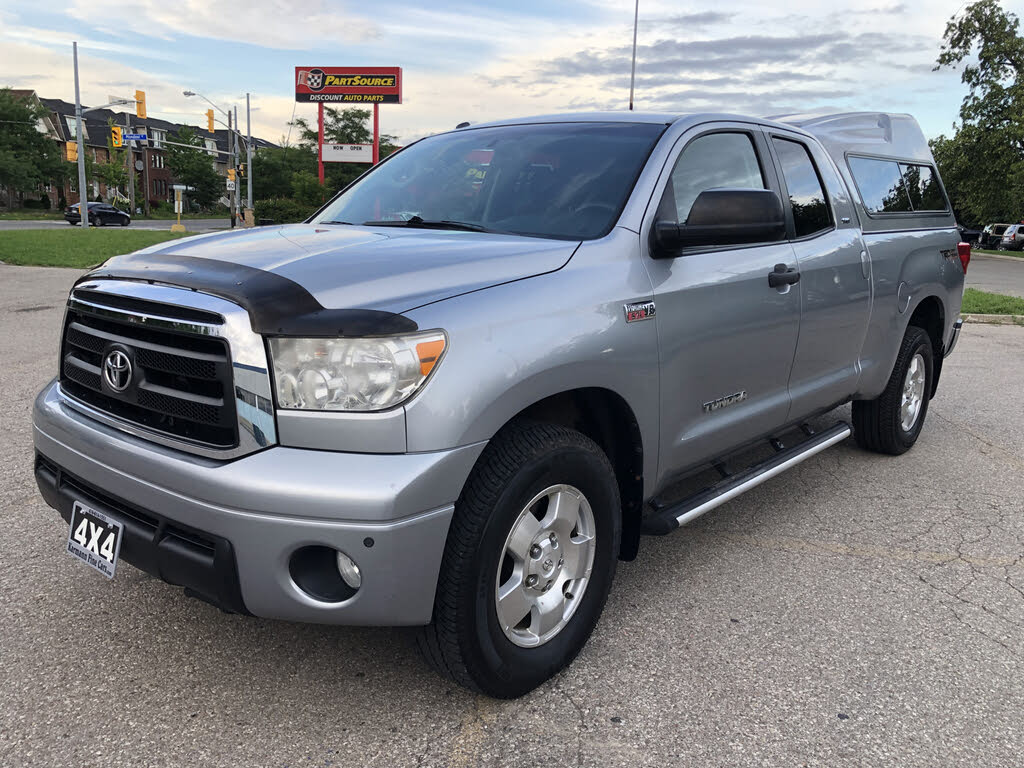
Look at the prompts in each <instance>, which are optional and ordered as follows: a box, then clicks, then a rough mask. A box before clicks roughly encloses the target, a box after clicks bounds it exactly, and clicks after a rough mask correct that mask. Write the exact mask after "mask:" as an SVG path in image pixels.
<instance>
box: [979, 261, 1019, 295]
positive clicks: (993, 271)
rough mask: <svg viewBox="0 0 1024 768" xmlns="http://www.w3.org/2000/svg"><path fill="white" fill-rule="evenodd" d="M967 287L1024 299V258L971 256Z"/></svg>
mask: <svg viewBox="0 0 1024 768" xmlns="http://www.w3.org/2000/svg"><path fill="white" fill-rule="evenodd" d="M967 285H968V286H970V287H971V288H977V289H978V290H981V291H990V292H992V293H1002V294H1006V295H1007V296H1020V297H1021V298H1024V258H1017V257H1014V256H986V255H985V254H984V253H976V254H974V255H973V256H971V265H970V266H969V267H968V268H967Z"/></svg>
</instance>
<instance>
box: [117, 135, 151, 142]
mask: <svg viewBox="0 0 1024 768" xmlns="http://www.w3.org/2000/svg"><path fill="white" fill-rule="evenodd" d="M123 138H124V140H125V141H147V140H148V139H149V137H148V136H147V135H146V134H144V133H126V134H124V135H123Z"/></svg>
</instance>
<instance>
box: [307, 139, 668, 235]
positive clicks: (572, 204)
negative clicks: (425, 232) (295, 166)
mask: <svg viewBox="0 0 1024 768" xmlns="http://www.w3.org/2000/svg"><path fill="white" fill-rule="evenodd" d="M664 130H665V126H664V125H659V124H649V123H553V124H533V125H512V126H501V127H496V128H479V129H472V130H463V131H458V132H456V133H445V134H441V135H439V136H432V137H430V138H427V139H424V140H423V141H420V142H417V143H416V144H413V145H412V146H410V147H409V148H408V149H405V150H403V151H402V152H400V153H399V154H397V155H395V156H394V157H393V158H390V159H389V160H388V161H387V162H386V163H384V164H383V165H381V166H380V167H379V168H377V169H375V170H374V171H373V172H372V173H370V174H368V175H367V176H366V177H365V178H363V179H361V180H360V181H358V182H356V183H355V184H354V185H353V186H352V187H350V188H349V189H347V190H346V191H345V192H344V193H342V195H341V196H340V197H338V198H337V199H336V200H334V202H332V203H330V204H329V205H328V206H327V208H325V209H324V210H323V211H322V212H321V213H320V214H319V215H318V216H317V218H316V219H315V222H316V223H328V222H335V223H346V224H364V223H378V224H387V225H392V226H413V227H418V226H431V224H433V225H434V226H438V225H442V226H447V227H450V228H453V229H454V228H461V229H473V230H484V231H489V232H508V233H513V234H520V235H534V236H539V237H553V238H563V239H572V240H586V239H591V238H595V237H601V236H603V235H605V234H607V233H608V232H609V231H610V230H611V228H612V226H613V225H614V224H615V221H616V220H617V219H618V216H619V213H620V212H621V211H622V208H623V206H624V205H625V203H626V198H627V197H628V195H629V193H630V191H631V190H632V188H633V184H634V183H635V182H636V179H637V177H638V176H639V175H640V170H641V169H642V168H643V166H644V163H645V162H646V161H647V157H648V155H649V154H650V151H651V149H652V148H653V146H654V144H655V142H656V141H657V140H658V137H659V136H660V135H661V133H662V132H663V131H664ZM457 225H461V226H457Z"/></svg>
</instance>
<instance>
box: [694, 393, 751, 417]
mask: <svg viewBox="0 0 1024 768" xmlns="http://www.w3.org/2000/svg"><path fill="white" fill-rule="evenodd" d="M746 399H747V390H745V389H743V390H740V391H739V392H736V393H735V394H732V395H726V396H725V397H720V398H718V399H717V400H709V401H708V402H706V403H704V404H703V406H702V407H703V409H704V413H711V412H713V411H717V410H719V409H720V408H726V407H728V406H730V405H734V404H735V403H742V402H743V401H744V400H746Z"/></svg>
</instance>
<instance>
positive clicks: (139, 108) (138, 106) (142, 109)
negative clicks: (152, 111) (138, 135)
mask: <svg viewBox="0 0 1024 768" xmlns="http://www.w3.org/2000/svg"><path fill="white" fill-rule="evenodd" d="M135 116H136V117H138V118H140V119H142V120H145V119H146V92H145V91H136V92H135Z"/></svg>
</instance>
